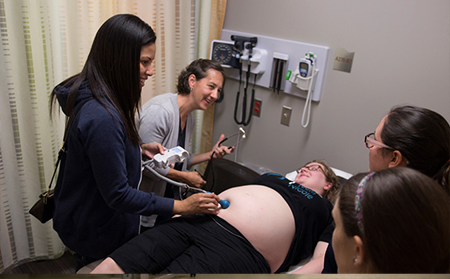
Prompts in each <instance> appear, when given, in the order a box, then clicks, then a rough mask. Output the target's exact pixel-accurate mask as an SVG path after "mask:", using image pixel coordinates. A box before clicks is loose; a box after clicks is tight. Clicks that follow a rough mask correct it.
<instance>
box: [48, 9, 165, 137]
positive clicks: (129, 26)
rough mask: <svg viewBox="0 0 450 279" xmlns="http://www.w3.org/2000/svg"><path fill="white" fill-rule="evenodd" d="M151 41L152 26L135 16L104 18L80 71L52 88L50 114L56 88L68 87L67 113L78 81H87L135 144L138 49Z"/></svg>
mask: <svg viewBox="0 0 450 279" xmlns="http://www.w3.org/2000/svg"><path fill="white" fill-rule="evenodd" d="M155 41H156V35H155V32H154V31H153V29H152V28H151V27H150V26H149V25H148V24H147V23H145V22H144V21H142V20H141V19H140V18H138V17H137V16H135V15H131V14H118V15H115V16H113V17H111V18H110V19H108V20H107V21H106V22H105V23H103V25H102V26H101V27H100V29H99V30H98V31H97V34H96V36H95V38H94V41H93V43H92V47H91V50H90V53H89V55H88V58H87V61H86V63H85V65H84V67H83V70H82V71H81V73H79V74H77V75H75V76H72V77H70V78H68V79H67V80H65V81H63V82H62V83H61V84H59V86H57V87H55V89H54V90H53V91H52V94H51V99H50V113H51V112H52V111H53V110H52V108H53V103H54V102H55V101H56V97H57V95H58V93H59V91H58V90H57V89H56V88H63V87H69V86H70V87H71V88H70V91H69V95H68V99H67V106H66V114H67V115H70V113H71V112H72V110H73V108H74V106H75V100H76V98H77V94H78V90H79V88H80V86H81V84H82V83H83V82H84V81H88V83H89V86H90V89H91V91H92V94H93V97H94V98H95V99H96V100H97V101H99V102H100V103H101V104H102V105H103V106H104V107H105V108H106V109H107V110H108V111H109V109H108V106H107V105H106V104H105V101H106V102H108V103H109V104H111V105H112V106H113V107H114V109H116V110H117V112H118V113H119V115H120V118H121V119H122V121H123V123H124V126H125V129H126V131H127V135H128V138H129V139H130V142H132V143H135V144H137V143H138V142H139V134H138V132H137V128H136V124H135V114H136V112H137V111H138V109H139V107H140V101H141V87H140V84H139V80H140V66H139V61H140V55H141V49H142V47H143V46H146V45H150V44H154V43H155Z"/></svg>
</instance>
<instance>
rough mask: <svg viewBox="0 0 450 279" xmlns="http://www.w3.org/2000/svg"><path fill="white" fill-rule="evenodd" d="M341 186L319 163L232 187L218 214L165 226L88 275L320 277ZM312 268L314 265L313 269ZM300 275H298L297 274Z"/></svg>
mask: <svg viewBox="0 0 450 279" xmlns="http://www.w3.org/2000/svg"><path fill="white" fill-rule="evenodd" d="M338 187H339V182H338V179H337V177H336V175H335V174H334V173H333V171H332V170H331V169H330V168H329V167H328V166H327V165H326V163H325V162H323V161H318V160H315V161H313V162H311V163H308V164H306V165H305V166H304V167H302V168H300V169H299V170H298V174H297V176H296V177H295V182H292V181H290V180H288V179H287V178H285V177H284V176H281V175H279V174H275V173H267V174H264V175H262V176H260V177H259V178H258V179H257V180H255V181H254V183H253V184H252V185H246V186H239V187H234V188H230V189H228V190H226V191H224V192H222V193H221V194H220V195H219V197H220V198H221V199H224V200H228V201H229V202H230V206H229V208H227V209H222V210H220V211H219V214H218V215H217V216H216V215H213V214H211V215H208V214H200V215H196V216H181V217H177V218H173V219H171V220H168V221H166V222H163V223H161V224H159V225H157V226H155V227H154V228H152V229H150V230H148V231H146V232H144V233H143V234H141V235H139V236H137V237H135V238H134V239H132V240H131V241H129V242H127V243H126V244H125V245H123V246H122V247H120V248H119V249H117V250H116V251H115V252H113V253H112V254H111V255H110V256H109V257H108V258H107V259H106V260H104V261H103V262H102V263H101V264H100V265H99V266H98V267H97V268H96V269H94V270H93V272H92V273H153V274H155V273H190V274H195V273H277V272H284V271H287V270H288V268H289V267H290V266H291V265H295V264H297V263H298V262H300V261H301V260H303V259H306V258H308V257H311V256H312V260H311V261H310V262H309V263H308V264H307V265H305V266H304V267H303V268H306V269H305V270H308V268H309V267H315V270H316V271H320V270H321V268H322V263H323V254H324V252H325V250H326V248H327V245H328V242H329V241H330V240H331V235H332V222H333V219H332V215H331V210H332V204H331V202H330V201H329V200H328V199H330V200H334V196H335V193H336V191H337V189H338ZM316 265H317V266H316ZM303 268H302V269H303Z"/></svg>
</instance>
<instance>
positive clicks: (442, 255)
mask: <svg viewBox="0 0 450 279" xmlns="http://www.w3.org/2000/svg"><path fill="white" fill-rule="evenodd" d="M366 175H367V173H361V174H358V175H355V176H353V177H352V178H350V179H349V180H348V181H347V182H346V183H344V185H343V186H342V189H341V191H340V193H339V202H338V206H339V210H340V212H341V217H342V221H343V226H344V231H345V233H346V234H347V236H349V237H352V236H354V235H359V236H360V237H361V238H362V240H363V245H364V247H365V249H366V254H365V255H367V256H368V258H369V260H370V261H371V262H372V263H373V265H374V266H375V268H376V269H377V270H376V272H380V273H445V272H449V271H450V266H449V265H450V252H449V251H450V206H449V203H450V197H449V196H448V195H447V194H446V193H445V191H444V189H442V187H440V185H439V184H438V183H436V182H435V181H434V180H432V179H431V178H429V177H428V176H426V175H424V174H422V173H420V172H418V171H415V170H413V169H411V168H403V167H397V168H389V169H385V170H381V171H379V172H376V173H375V174H374V175H373V176H372V177H370V178H369V179H368V180H367V182H366V184H365V186H364V188H363V194H362V199H361V205H362V216H363V217H362V223H363V230H362V231H361V230H360V229H359V228H358V225H357V221H356V217H355V193H356V189H357V187H358V184H359V183H360V181H361V179H362V178H363V177H364V176H366Z"/></svg>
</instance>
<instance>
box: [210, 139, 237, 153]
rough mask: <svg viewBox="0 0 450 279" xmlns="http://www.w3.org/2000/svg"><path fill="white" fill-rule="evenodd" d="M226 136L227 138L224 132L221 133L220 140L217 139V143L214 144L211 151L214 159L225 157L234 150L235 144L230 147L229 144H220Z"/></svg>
mask: <svg viewBox="0 0 450 279" xmlns="http://www.w3.org/2000/svg"><path fill="white" fill-rule="evenodd" d="M224 138H225V135H224V134H222V135H220V138H219V140H218V141H217V143H216V144H215V145H214V147H213V149H212V150H211V152H212V154H213V155H212V156H213V158H214V159H219V158H223V157H224V156H225V155H228V154H230V153H231V152H233V151H234V146H233V147H228V146H225V145H221V144H220V142H221V141H223V139H224Z"/></svg>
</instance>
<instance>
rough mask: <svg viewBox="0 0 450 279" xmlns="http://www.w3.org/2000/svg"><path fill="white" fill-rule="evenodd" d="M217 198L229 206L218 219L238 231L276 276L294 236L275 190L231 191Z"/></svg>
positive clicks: (290, 220)
mask: <svg viewBox="0 0 450 279" xmlns="http://www.w3.org/2000/svg"><path fill="white" fill-rule="evenodd" d="M219 196H220V198H221V199H226V200H228V201H229V202H230V207H229V208H228V209H225V210H221V211H220V213H219V217H221V218H223V219H224V220H226V221H227V222H228V223H230V224H231V225H233V226H234V227H235V228H237V229H238V230H239V231H240V232H241V233H242V234H243V235H244V236H245V237H246V238H247V239H248V241H249V242H250V243H251V244H252V245H253V246H254V247H255V248H256V250H258V252H260V253H261V254H262V255H263V256H264V258H265V259H266V260H267V262H268V263H269V265H270V268H271V271H272V273H273V272H275V271H276V270H277V269H278V268H279V267H280V266H281V264H282V263H283V261H284V259H285V258H286V255H287V253H288V251H289V247H290V245H291V242H292V240H293V238H294V234H295V221H294V216H293V215H292V211H291V209H290V208H289V206H288V204H287V203H286V201H285V200H284V199H283V197H281V195H280V194H278V193H277V192H276V191H275V190H273V189H271V188H269V187H266V186H261V185H249V186H241V187H235V188H230V189H228V190H226V191H224V192H222V193H221V194H220V195H219Z"/></svg>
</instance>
